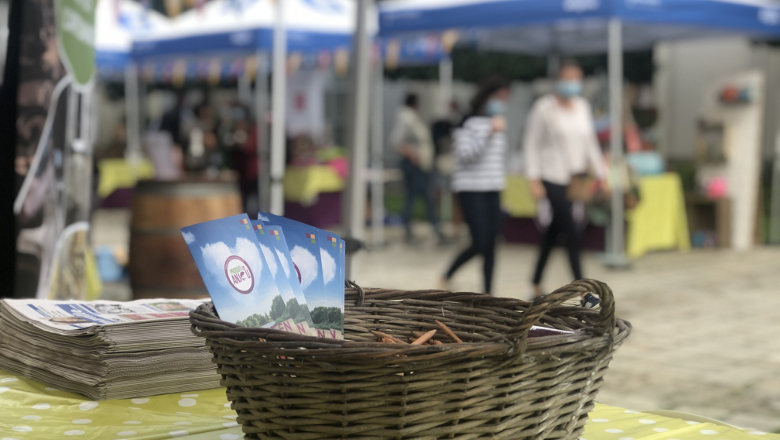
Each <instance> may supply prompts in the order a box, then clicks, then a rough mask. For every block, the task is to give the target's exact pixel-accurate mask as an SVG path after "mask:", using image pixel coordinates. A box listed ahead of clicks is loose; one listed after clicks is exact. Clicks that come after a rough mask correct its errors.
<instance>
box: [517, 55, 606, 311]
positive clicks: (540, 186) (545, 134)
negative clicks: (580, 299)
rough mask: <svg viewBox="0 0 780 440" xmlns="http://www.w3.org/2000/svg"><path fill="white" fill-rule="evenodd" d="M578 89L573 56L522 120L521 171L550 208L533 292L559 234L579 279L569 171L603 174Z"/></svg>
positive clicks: (590, 121)
mask: <svg viewBox="0 0 780 440" xmlns="http://www.w3.org/2000/svg"><path fill="white" fill-rule="evenodd" d="M581 92H582V69H581V68H580V67H579V66H578V65H577V64H575V63H573V62H566V63H564V65H563V67H562V68H561V70H560V72H559V74H558V82H557V84H556V92H555V93H554V94H550V95H547V96H543V97H541V98H539V99H538V100H537V101H536V103H534V106H533V108H532V109H531V112H530V114H529V116H528V122H527V124H526V129H525V139H524V150H525V162H526V177H528V179H529V181H530V185H531V192H532V193H533V196H534V198H536V199H537V200H542V199H548V200H549V201H550V205H551V206H552V211H553V219H552V223H551V224H550V226H549V227H548V228H547V231H546V232H545V234H544V238H543V240H542V244H541V249H540V252H539V259H538V261H537V264H536V270H535V272H534V277H533V286H534V295H535V296H540V295H542V294H543V293H544V292H543V290H542V288H541V281H542V274H543V272H544V267H545V265H546V264H547V259H548V257H549V256H550V251H551V250H552V248H553V247H554V246H555V244H556V243H557V241H558V238H559V237H560V236H561V235H563V236H564V237H565V246H566V249H567V250H568V253H569V263H570V264H571V270H572V274H573V275H574V279H575V280H578V279H582V267H581V264H580V234H579V230H578V228H577V225H576V223H575V221H574V218H573V216H572V209H571V208H572V202H571V201H570V200H569V199H568V198H567V187H568V185H569V183H570V182H571V180H572V177H573V176H577V175H582V174H585V173H588V172H589V171H591V172H592V173H594V174H595V177H596V178H597V179H599V180H601V181H604V179H605V178H606V171H605V167H604V162H603V159H602V156H601V149H600V147H599V143H598V140H597V139H596V133H595V130H594V127H593V117H592V114H591V109H590V105H589V104H588V102H587V101H586V100H585V99H584V98H582V97H581V96H580V94H581ZM589 305H590V304H586V306H589Z"/></svg>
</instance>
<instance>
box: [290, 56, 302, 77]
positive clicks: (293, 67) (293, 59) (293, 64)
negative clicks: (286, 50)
mask: <svg viewBox="0 0 780 440" xmlns="http://www.w3.org/2000/svg"><path fill="white" fill-rule="evenodd" d="M302 61H303V57H302V56H301V54H300V52H293V53H291V54H290V56H288V57H287V75H288V76H290V75H294V74H295V72H297V71H298V69H300V68H301V62H302Z"/></svg>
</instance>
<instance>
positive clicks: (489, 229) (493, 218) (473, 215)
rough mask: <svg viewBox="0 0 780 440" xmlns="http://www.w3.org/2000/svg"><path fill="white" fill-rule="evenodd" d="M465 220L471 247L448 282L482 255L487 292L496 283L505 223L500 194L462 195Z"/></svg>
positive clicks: (453, 268)
mask: <svg viewBox="0 0 780 440" xmlns="http://www.w3.org/2000/svg"><path fill="white" fill-rule="evenodd" d="M458 200H459V201H460V206H461V209H462V210H463V217H464V219H465V220H466V224H467V225H468V227H469V232H471V246H469V247H468V248H467V249H466V250H464V251H463V252H461V253H460V255H458V257H457V258H455V261H453V262H452V265H451V266H450V269H449V270H448V271H447V275H446V277H447V279H450V278H451V277H452V275H453V274H454V273H455V272H456V271H457V270H458V269H460V267H461V266H463V264H465V263H466V262H467V261H469V260H470V259H472V258H473V257H475V256H477V255H482V257H483V259H484V262H483V266H482V272H483V275H484V277H485V293H490V289H491V287H492V284H493V266H494V264H495V260H496V238H497V237H498V229H499V223H500V221H501V202H500V199H499V193H498V191H490V192H461V193H458Z"/></svg>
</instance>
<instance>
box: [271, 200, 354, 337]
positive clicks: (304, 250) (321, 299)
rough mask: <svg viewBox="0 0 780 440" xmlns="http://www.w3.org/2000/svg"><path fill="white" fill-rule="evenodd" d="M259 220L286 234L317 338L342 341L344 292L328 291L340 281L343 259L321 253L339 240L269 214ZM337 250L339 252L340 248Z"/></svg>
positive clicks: (306, 226) (315, 229)
mask: <svg viewBox="0 0 780 440" xmlns="http://www.w3.org/2000/svg"><path fill="white" fill-rule="evenodd" d="M258 218H259V219H260V220H262V221H263V222H264V223H265V224H268V225H275V226H279V227H281V229H283V230H284V238H285V240H286V241H287V246H288V248H289V249H290V256H291V258H292V261H293V263H294V265H295V268H296V270H297V271H298V272H299V274H300V284H301V289H302V290H303V293H304V295H305V296H306V301H307V304H308V308H309V310H310V311H311V318H312V321H313V322H314V328H315V329H316V330H317V336H318V337H321V338H331V339H342V338H343V328H344V314H343V302H344V291H343V289H342V290H341V293H340V294H339V293H338V292H337V291H336V289H333V288H332V287H331V288H330V289H329V290H328V289H326V281H327V282H328V283H327V284H328V285H330V284H331V283H334V280H335V279H336V278H337V274H338V273H339V259H337V258H334V257H333V255H334V254H331V253H329V252H326V251H323V250H322V249H321V246H325V245H326V242H327V246H330V247H331V248H333V246H332V243H333V242H332V241H328V239H327V237H328V236H332V237H338V236H335V235H334V234H330V233H328V232H325V231H321V230H320V229H317V228H315V227H313V226H309V225H306V224H303V223H300V222H296V221H294V220H290V219H287V218H284V217H279V216H276V215H273V214H268V213H265V212H260V213H259V215H258ZM321 234H326V235H321ZM328 234H329V235H328ZM321 243H322V244H321ZM333 249H334V250H335V251H337V250H338V247H335V248H333ZM326 255H327V256H326ZM335 255H338V253H336V254H335ZM323 258H324V261H323Z"/></svg>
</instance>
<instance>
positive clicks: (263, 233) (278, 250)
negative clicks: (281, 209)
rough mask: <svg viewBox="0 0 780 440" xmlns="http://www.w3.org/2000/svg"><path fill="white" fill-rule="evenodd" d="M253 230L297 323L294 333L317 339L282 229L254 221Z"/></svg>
mask: <svg viewBox="0 0 780 440" xmlns="http://www.w3.org/2000/svg"><path fill="white" fill-rule="evenodd" d="M252 228H253V229H254V230H255V235H256V236H257V241H258V242H259V243H260V249H261V250H262V251H263V256H264V257H265V261H266V262H267V263H268V267H269V269H270V270H271V273H272V274H273V276H274V280H275V282H276V287H277V288H278V289H279V293H281V294H282V299H284V302H285V304H286V305H287V311H288V313H289V317H290V318H292V320H293V323H294V324H295V327H294V329H293V330H294V331H295V332H296V333H298V334H301V335H311V336H316V332H315V331H314V323H313V322H312V320H311V313H310V312H309V307H308V306H307V305H306V297H305V296H304V295H303V290H301V285H300V282H299V281H298V277H297V275H296V274H295V273H294V272H295V269H294V268H293V264H292V261H291V260H290V251H289V250H288V249H287V243H286V242H285V241H284V240H283V237H284V235H283V233H282V231H281V228H276V229H274V228H270V227H267V226H264V225H263V222H262V221H260V220H252ZM291 281H292V282H291ZM282 319H284V317H283V318H282ZM285 321H286V319H285Z"/></svg>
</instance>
